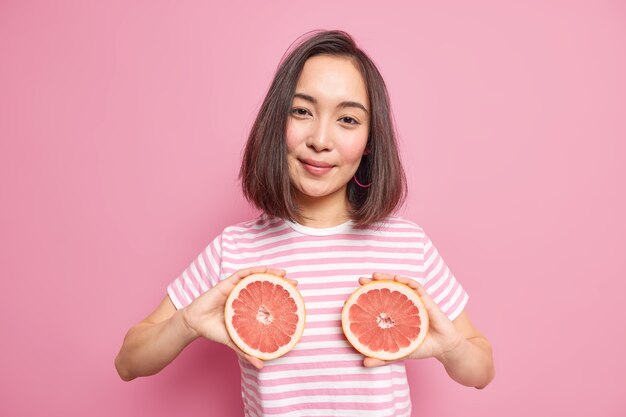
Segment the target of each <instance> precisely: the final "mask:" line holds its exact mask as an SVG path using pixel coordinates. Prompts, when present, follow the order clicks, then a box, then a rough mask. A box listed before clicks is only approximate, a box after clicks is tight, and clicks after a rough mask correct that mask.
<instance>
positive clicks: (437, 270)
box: [423, 234, 469, 320]
mask: <svg viewBox="0 0 626 417" xmlns="http://www.w3.org/2000/svg"><path fill="white" fill-rule="evenodd" d="M423 277H424V281H423V286H424V289H425V290H426V293H428V295H430V296H431V298H432V299H433V300H434V301H435V303H437V305H439V308H441V310H442V311H443V312H444V313H445V314H446V315H447V316H448V318H449V319H450V320H454V319H455V318H457V317H458V315H459V314H461V312H462V311H463V309H464V308H465V305H466V304H467V301H468V299H469V296H468V294H467V293H466V292H465V290H464V289H463V287H462V286H461V284H460V283H459V282H458V281H457V280H456V278H455V276H454V275H453V274H452V271H450V268H448V265H447V264H446V263H445V261H444V260H443V258H442V257H441V255H440V254H439V251H438V250H437V248H436V247H435V245H433V242H432V241H431V240H430V238H429V237H428V236H427V235H426V234H424V275H423Z"/></svg>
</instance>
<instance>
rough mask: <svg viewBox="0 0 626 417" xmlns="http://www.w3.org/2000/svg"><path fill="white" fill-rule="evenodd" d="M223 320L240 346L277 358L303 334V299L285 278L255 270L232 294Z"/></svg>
mask: <svg viewBox="0 0 626 417" xmlns="http://www.w3.org/2000/svg"><path fill="white" fill-rule="evenodd" d="M224 320H225V323H226V330H227V331H228V334H229V335H230V338H231V339H232V341H233V342H234V343H235V344H236V345H237V346H238V347H239V349H241V350H242V351H244V352H245V353H247V354H249V355H251V356H254V357H257V358H259V359H263V360H269V359H275V358H278V357H279V356H282V355H284V354H285V353H287V352H289V350H291V348H293V347H294V346H295V344H296V343H297V342H298V340H299V339H300V336H302V332H303V331H304V322H305V309H304V300H303V299H302V296H301V295H300V292H299V291H298V290H297V289H296V288H295V287H294V286H293V285H291V284H290V283H289V281H287V280H286V279H284V278H281V277H277V276H275V275H271V274H252V275H248V276H247V277H245V278H243V279H242V280H241V281H239V282H238V283H237V285H236V286H235V288H233V290H232V291H231V293H230V294H229V296H228V299H227V300H226V306H225V310H224Z"/></svg>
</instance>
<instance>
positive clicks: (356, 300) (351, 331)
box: [341, 280, 428, 361]
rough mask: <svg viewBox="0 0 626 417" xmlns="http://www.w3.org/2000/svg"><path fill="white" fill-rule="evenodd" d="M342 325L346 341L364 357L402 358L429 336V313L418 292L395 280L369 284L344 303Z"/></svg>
mask: <svg viewBox="0 0 626 417" xmlns="http://www.w3.org/2000/svg"><path fill="white" fill-rule="evenodd" d="M341 325H342V327H343V332H344V334H345V335H346V338H347V339H348V341H349V342H350V343H351V344H352V346H354V348H355V349H356V350H358V351H359V352H361V353H362V354H363V355H365V356H369V357H372V358H377V359H382V360H386V361H391V360H396V359H400V358H403V357H405V356H407V355H408V354H410V353H411V352H413V351H414V350H415V349H417V348H418V347H419V345H420V344H422V342H423V341H424V339H425V338H426V335H427V333H428V314H427V313H426V308H425V307H424V303H422V300H421V299H420V298H419V296H418V295H417V292H415V290H413V289H412V288H410V287H409V286H407V285H405V284H402V283H400V282H397V281H391V280H380V281H371V282H369V283H367V284H365V285H362V286H361V287H359V288H358V289H357V290H356V291H354V292H353V293H352V295H351V296H350V297H349V298H348V300H347V301H346V303H345V305H344V307H343V310H342V312H341Z"/></svg>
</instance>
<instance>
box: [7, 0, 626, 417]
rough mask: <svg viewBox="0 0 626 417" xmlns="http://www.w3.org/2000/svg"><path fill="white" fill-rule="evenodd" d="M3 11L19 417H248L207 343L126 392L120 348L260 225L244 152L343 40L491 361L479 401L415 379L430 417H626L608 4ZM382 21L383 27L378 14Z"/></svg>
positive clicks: (624, 70) (615, 58) (618, 155)
mask: <svg viewBox="0 0 626 417" xmlns="http://www.w3.org/2000/svg"><path fill="white" fill-rule="evenodd" d="M469 3H470V2H464V1H446V2H431V3H426V2H408V1H407V2H383V3H382V4H383V5H381V3H380V2H372V3H371V5H364V3H363V2H362V1H341V2H323V1H322V2H320V1H317V2H296V1H290V2H286V1H285V2H283V1H281V2H250V3H249V4H248V3H245V2H228V3H226V2H223V4H221V5H219V6H218V5H214V4H209V2H202V1H181V2H165V1H156V2H155V1H141V2H139V1H136V2H126V1H115V2H110V1H106V2H105V1H102V2H92V1H90V2H86V1H85V2H61V1H57V2H32V1H2V2H1V3H0V60H1V64H0V140H1V141H0V181H1V183H0V210H1V216H0V244H1V248H2V250H0V268H1V269H0V276H1V277H2V281H1V282H2V284H1V285H2V287H1V289H2V293H3V297H2V301H1V302H0V326H1V328H0V331H1V333H0V334H1V335H2V336H1V340H2V341H1V342H0V344H1V349H2V350H1V355H0V370H1V371H2V378H1V379H0V415H3V416H96V417H97V416H138V415H149V416H182V415H185V416H218V415H219V416H239V415H242V411H241V400H240V394H239V386H238V384H239V375H238V370H237V368H236V360H235V357H234V355H233V354H231V353H230V352H229V351H228V350H227V349H226V348H223V347H221V346H216V345H212V344H210V343H208V342H203V341H198V342H197V343H195V344H193V345H192V346H190V347H189V348H188V349H187V350H185V351H184V352H183V353H182V354H181V356H180V357H179V358H178V359H177V360H176V361H175V362H174V363H173V364H172V365H171V366H169V367H168V368H167V369H165V370H164V371H163V372H162V373H160V374H159V375H157V376H154V377H151V378H142V379H138V380H135V381H133V382H131V383H124V382H122V381H121V380H120V379H119V378H118V376H117V374H116V372H115V369H114V366H113V359H114V357H115V355H116V353H117V351H118V349H119V347H120V345H121V342H122V338H123V336H124V334H125V332H126V330H127V329H128V328H129V327H130V326H131V325H133V324H134V323H136V322H137V321H139V320H140V319H142V318H143V317H144V316H145V315H147V314H148V313H149V312H150V311H151V310H152V309H153V308H154V307H155V306H156V305H157V304H158V302H159V301H160V300H161V299H162V297H163V296H164V295H165V287H166V285H167V284H168V283H169V282H170V280H172V279H173V278H174V277H175V276H176V275H177V274H178V273H179V272H181V271H182V269H184V268H185V267H186V266H187V265H188V263H189V262H190V261H191V260H192V259H193V258H194V257H195V256H196V255H197V254H198V253H199V251H200V250H201V249H202V248H203V247H204V246H205V245H206V244H207V243H208V242H209V240H210V239H211V237H212V236H213V235H214V234H215V233H217V232H219V231H220V230H221V228H223V227H224V226H226V225H228V224H231V223H233V222H237V221H242V220H245V219H247V218H249V217H250V216H251V215H253V214H254V211H253V210H252V209H250V208H249V207H248V206H247V204H246V203H245V201H244V200H243V198H242V197H241V196H240V192H239V188H238V182H237V172H238V168H239V158H240V155H241V149H242V146H243V144H244V141H245V139H246V135H247V132H248V129H249V128H250V125H251V123H252V121H253V119H254V117H255V114H256V111H257V109H258V106H259V104H260V102H261V100H262V97H263V95H264V93H265V91H266V89H267V87H268V85H269V82H270V80H271V78H272V75H273V72H274V70H275V68H276V65H277V63H278V61H279V59H280V57H281V56H282V54H283V52H284V51H285V49H286V48H287V47H288V46H289V44H290V43H291V42H292V41H293V40H295V39H296V38H297V37H298V36H299V35H301V34H303V33H304V32H306V31H308V30H311V29H315V28H341V29H345V30H347V31H348V32H350V33H351V34H352V35H353V36H354V37H355V38H356V40H357V41H358V42H359V44H360V45H361V46H362V47H363V48H364V49H366V50H367V51H368V52H369V53H370V54H371V56H372V57H373V58H374V59H375V61H376V62H377V63H378V65H379V66H380V68H381V71H382V73H383V75H384V76H385V78H386V81H387V83H388V86H389V90H390V94H391V98H392V103H393V108H394V112H395V117H396V120H397V126H398V131H399V133H400V136H401V147H402V155H403V159H404V161H405V164H406V169H407V173H408V178H409V186H410V197H409V200H408V203H407V205H406V207H405V209H404V210H403V211H402V214H403V215H405V216H406V217H408V218H410V219H412V220H414V221H416V222H418V223H419V224H421V225H422V226H424V228H425V229H426V231H427V232H428V233H429V234H430V236H431V237H432V238H433V240H434V241H435V243H436V244H437V246H438V247H439V250H440V251H441V253H442V254H443V255H444V257H445V258H446V260H447V261H448V263H449V264H450V266H451V268H452V269H453V271H454V272H455V274H456V275H457V277H458V278H459V279H460V280H461V282H462V283H463V284H464V286H465V287H466V288H467V290H468V292H469V293H470V294H471V299H470V304H469V307H468V309H469V312H470V315H471V317H472V318H473V320H474V321H475V323H476V324H477V326H478V327H479V328H480V329H481V330H482V331H483V332H484V333H486V335H488V337H489V338H490V340H491V341H492V343H493V345H494V348H495V359H496V366H497V376H496V379H495V380H494V382H493V383H492V384H491V385H490V386H489V387H488V388H487V389H485V390H483V391H478V390H474V389H470V388H465V387H462V386H459V385H457V384H456V383H454V382H452V381H451V380H449V378H448V377H447V375H446V374H445V372H444V371H443V369H442V367H441V366H440V365H439V364H438V363H436V362H435V361H433V360H429V361H422V362H419V363H411V364H410V365H409V369H410V374H411V384H412V396H413V400H414V408H415V413H414V414H415V415H428V416H458V415H464V416H496V415H502V416H504V415H506V416H511V417H514V416H529V415H530V416H557V415H558V416H565V415H567V416H570V417H572V416H590V415H594V416H623V415H626V399H625V394H626V391H625V388H624V387H625V385H624V380H625V374H626V361H625V360H624V352H626V341H625V330H624V329H625V328H626V323H625V317H626V314H625V313H624V311H623V305H624V295H625V294H626V275H625V272H626V268H625V263H626V262H625V260H624V259H625V256H624V253H623V252H624V249H626V245H625V238H624V235H625V233H626V222H625V221H624V217H623V215H624V213H626V199H625V197H624V179H625V178H626V168H625V162H626V161H624V159H625V155H626V145H625V139H626V127H625V125H626V123H625V120H626V111H625V108H626V105H625V102H624V97H626V81H625V79H626V77H625V76H624V74H626V50H625V46H624V45H625V40H626V7H625V5H624V3H623V2H621V1H618V0H615V1H592V0H590V1H563V2H558V1H549V2H545V1H536V0H535V1H529V2H516V1H510V2H502V1H495V0H494V1H479V2H471V6H470V5H469ZM385 6H386V7H385Z"/></svg>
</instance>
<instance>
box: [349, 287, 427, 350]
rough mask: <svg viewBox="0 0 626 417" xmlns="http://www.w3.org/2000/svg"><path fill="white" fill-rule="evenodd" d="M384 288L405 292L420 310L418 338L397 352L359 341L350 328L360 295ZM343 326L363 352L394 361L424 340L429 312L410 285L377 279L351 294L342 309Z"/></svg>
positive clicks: (357, 348) (352, 341)
mask: <svg viewBox="0 0 626 417" xmlns="http://www.w3.org/2000/svg"><path fill="white" fill-rule="evenodd" d="M384 288H386V289H388V290H390V291H392V292H393V291H399V292H400V293H401V294H404V295H405V296H406V297H407V298H408V299H409V300H411V301H412V302H413V304H414V305H415V306H416V307H417V308H418V310H419V318H420V324H419V328H420V331H419V334H418V336H417V338H416V339H414V340H412V341H411V342H410V344H409V345H408V346H406V347H404V348H400V349H398V351H397V352H390V351H387V350H384V349H377V350H373V349H372V348H370V347H369V346H367V345H365V344H364V343H362V342H361V341H359V339H358V337H357V336H356V335H355V334H354V333H353V332H352V330H351V329H350V324H351V323H352V321H351V320H350V317H349V313H350V309H351V307H352V306H353V305H354V304H355V303H356V302H357V300H358V299H359V297H361V296H362V295H363V294H365V293H367V292H369V291H371V290H380V289H384ZM381 313H382V312H381ZM341 326H342V328H343V333H344V334H345V336H346V338H347V339H348V341H349V342H350V344H351V345H352V346H353V347H354V348H355V349H356V350H357V351H359V352H360V353H361V354H363V355H364V356H367V357H370V358H376V359H380V360H385V361H393V360H398V359H402V358H404V357H406V356H408V355H410V354H411V353H413V352H414V351H415V350H416V349H417V348H418V347H419V346H420V345H421V344H422V343H423V342H424V340H425V339H426V336H427V334H428V314H427V312H426V307H424V303H423V302H422V300H421V298H420V297H419V295H418V294H417V292H416V291H415V290H414V289H412V288H411V287H409V286H408V285H406V284H403V283H401V282H398V281H391V280H376V281H371V282H369V283H367V284H364V285H362V286H360V287H359V288H357V289H356V290H355V291H354V292H353V293H352V294H351V295H350V297H349V298H348V300H347V301H346V302H345V304H344V306H343V310H342V311H341Z"/></svg>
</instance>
